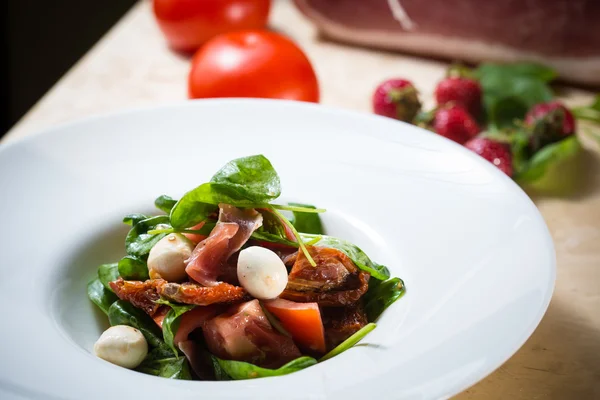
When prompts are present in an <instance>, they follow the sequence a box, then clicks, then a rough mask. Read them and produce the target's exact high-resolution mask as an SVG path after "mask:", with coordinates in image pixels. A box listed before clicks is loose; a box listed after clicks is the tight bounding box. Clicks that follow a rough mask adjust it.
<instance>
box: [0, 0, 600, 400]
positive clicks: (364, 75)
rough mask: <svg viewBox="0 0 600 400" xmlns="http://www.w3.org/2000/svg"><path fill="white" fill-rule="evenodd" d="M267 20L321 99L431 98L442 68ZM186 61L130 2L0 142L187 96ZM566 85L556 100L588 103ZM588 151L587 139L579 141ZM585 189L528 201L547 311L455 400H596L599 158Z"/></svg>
mask: <svg viewBox="0 0 600 400" xmlns="http://www.w3.org/2000/svg"><path fill="white" fill-rule="evenodd" d="M271 21H272V26H273V27H274V28H275V29H277V30H279V31H282V32H285V33H287V34H289V35H290V36H292V37H293V38H294V39H295V40H296V41H297V42H299V44H300V45H301V47H302V48H303V49H304V50H305V51H306V52H307V54H308V56H309V57H310V59H311V60H312V61H313V63H314V66H315V68H316V70H317V74H318V76H319V79H320V83H321V89H322V92H321V93H322V103H323V104H326V105H332V106H337V107H344V108H348V109H354V110H358V111H363V112H368V111H369V110H370V95H371V93H372V90H373V89H374V87H375V86H376V84H377V83H379V82H380V81H381V80H383V79H385V78H388V77H393V76H405V77H408V78H410V79H411V80H413V82H414V83H415V85H416V86H417V87H418V89H419V90H420V91H421V93H422V95H424V98H425V102H426V103H427V104H431V93H432V92H433V88H434V86H435V83H436V82H437V81H438V80H439V79H440V78H441V77H442V76H443V73H444V70H445V68H446V64H444V63H441V62H438V61H431V60H424V59H420V58H416V57H411V56H403V55H398V54H393V53H386V52H378V51H372V50H367V49H360V48H352V47H348V46H344V45H339V44H335V43H330V42H327V41H324V40H320V39H319V38H318V37H317V35H316V34H315V31H314V29H313V28H312V26H311V25H310V24H309V23H308V22H307V21H305V20H304V19H303V18H302V17H301V15H300V14H299V13H298V12H297V11H296V10H295V9H294V7H293V6H292V5H291V3H289V2H287V1H278V2H276V3H275V7H274V9H273V12H272V15H271ZM188 68H189V60H188V59H187V58H186V57H183V56H181V55H178V54H175V53H173V52H171V51H169V50H168V49H167V47H166V46H165V43H164V40H163V37H162V35H161V34H160V32H159V30H158V28H157V26H156V24H155V22H154V20H153V16H152V12H151V9H150V4H149V3H148V2H147V1H142V2H141V3H139V4H137V5H136V6H135V7H134V8H133V9H132V10H131V11H130V12H129V13H128V14H127V15H126V16H125V17H124V18H123V19H122V20H121V21H120V22H119V23H118V24H117V25H116V26H115V27H114V28H113V29H112V30H111V31H109V32H108V33H107V34H106V36H105V37H104V38H103V39H102V40H101V41H100V42H99V43H98V44H97V45H96V46H95V47H94V48H93V49H92V50H91V51H90V52H89V53H88V54H86V55H85V56H84V57H83V58H82V59H81V60H80V61H79V62H78V63H77V64H76V65H75V66H74V67H73V68H72V69H71V70H70V71H69V72H68V73H67V74H66V75H65V76H64V77H63V78H62V79H61V80H60V81H59V82H58V83H57V84H56V85H55V86H54V87H53V88H52V89H51V90H50V91H49V92H48V93H47V94H46V96H44V97H43V98H42V99H41V100H40V101H39V102H38V103H37V104H36V105H35V106H34V107H33V108H32V109H31V110H30V111H29V112H28V113H27V115H25V117H24V118H23V119H22V120H21V121H20V122H19V123H18V124H17V125H15V127H14V128H13V129H12V130H11V131H10V132H9V133H8V135H7V136H6V137H5V139H4V142H8V141H11V140H14V139H15V138H18V137H23V136H26V135H28V134H30V133H33V132H36V131H40V130H43V129H45V128H47V127H50V126H52V125H55V124H58V123H62V122H65V121H70V120H74V119H79V118H82V117H86V116H89V115H92V114H101V113H106V112H110V111H115V110H120V109H123V108H131V107H140V106H147V105H155V104H160V103H168V102H172V101H177V100H182V99H185V98H186V90H187V82H186V78H187V73H188ZM591 97H592V94H591V93H590V92H585V91H582V90H575V89H566V90H565V92H564V100H565V101H566V102H567V103H568V104H571V105H573V104H579V103H583V102H587V101H589V100H590V99H591ZM587 145H588V146H587V147H590V146H591V147H594V146H595V145H596V144H594V143H591V144H590V143H587ZM581 164H582V165H581V166H580V168H581V176H582V179H584V180H585V188H584V189H583V190H579V191H578V192H576V193H574V194H572V195H570V196H568V197H562V198H550V197H535V198H534V200H535V202H536V204H537V206H538V207H539V209H540V210H541V212H542V214H543V216H544V218H545V220H546V222H547V224H548V226H549V228H550V231H551V233H552V236H553V238H554V243H555V246H556V253H557V260H558V274H557V282H556V289H555V292H554V297H553V299H552V302H551V304H550V308H549V309H548V312H547V313H546V316H545V317H544V319H543V320H542V322H541V324H540V326H539V327H538V328H537V330H536V331H535V333H534V334H533V335H532V336H531V338H530V339H529V340H528V341H527V343H526V344H525V345H524V346H523V347H522V348H521V349H520V350H519V351H518V352H517V353H516V354H515V355H514V356H513V357H512V358H511V359H510V360H509V361H508V362H506V363H505V364H504V365H503V366H501V367H500V368H499V369H498V370H497V371H496V372H494V373H493V374H492V375H490V376H489V377H487V378H486V379H484V380H483V381H481V382H479V383H478V384H476V385H475V386H473V387H471V388H470V389H468V390H466V391H465V392H463V393H462V394H460V395H458V396H457V397H456V398H457V399H463V400H466V399H486V400H493V399H511V400H521V399H523V400H525V399H528V400H530V399H600V158H599V157H598V156H597V155H596V153H595V152H594V151H589V152H586V154H585V156H583V157H582V159H581Z"/></svg>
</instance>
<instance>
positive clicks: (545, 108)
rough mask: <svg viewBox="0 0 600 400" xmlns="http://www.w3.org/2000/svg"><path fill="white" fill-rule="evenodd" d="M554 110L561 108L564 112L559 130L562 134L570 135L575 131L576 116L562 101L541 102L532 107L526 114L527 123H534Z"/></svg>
mask: <svg viewBox="0 0 600 400" xmlns="http://www.w3.org/2000/svg"><path fill="white" fill-rule="evenodd" d="M554 110H561V111H562V113H564V117H563V123H562V129H561V130H560V132H557V133H558V134H559V135H560V136H569V135H572V134H573V133H575V117H573V113H572V112H571V111H570V110H569V109H568V108H567V107H565V106H564V104H562V103H561V102H560V101H551V102H549V103H539V104H536V105H534V106H533V107H531V109H530V110H529V111H528V112H527V115H525V124H526V125H530V126H531V125H534V124H535V123H536V122H537V121H539V120H540V119H542V118H544V117H545V116H546V115H548V113H550V112H552V111H554Z"/></svg>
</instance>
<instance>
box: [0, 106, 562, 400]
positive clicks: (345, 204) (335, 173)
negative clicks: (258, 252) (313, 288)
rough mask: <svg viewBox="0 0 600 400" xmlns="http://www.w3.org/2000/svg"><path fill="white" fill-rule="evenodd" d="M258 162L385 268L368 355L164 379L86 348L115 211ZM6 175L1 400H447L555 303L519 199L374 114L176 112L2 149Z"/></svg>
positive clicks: (486, 173)
mask: <svg viewBox="0 0 600 400" xmlns="http://www.w3.org/2000/svg"><path fill="white" fill-rule="evenodd" d="M257 153H262V154H265V155H266V156H267V157H268V158H269V159H270V160H271V161H272V163H273V165H274V166H275V168H276V169H277V171H278V172H279V174H280V176H281V181H282V186H283V197H284V198H285V199H290V200H297V201H302V202H307V203H313V204H317V205H319V206H321V207H325V208H327V209H328V210H329V211H328V213H327V214H326V215H325V217H324V218H325V224H326V227H327V229H328V231H329V233H331V234H333V235H336V236H339V237H342V238H345V239H348V240H351V241H353V242H355V243H356V244H358V245H359V246H360V247H362V248H363V249H364V250H365V251H366V252H367V254H369V255H370V256H371V257H372V258H373V259H375V260H377V261H378V262H380V263H383V264H385V265H387V266H388V267H389V268H390V270H391V272H392V275H394V276H400V277H402V278H403V279H404V280H405V282H406V285H407V288H408V290H407V294H406V295H405V296H404V297H403V298H402V299H401V300H399V301H398V302H397V303H396V304H395V305H394V306H393V307H391V308H390V309H388V310H387V311H386V313H385V314H384V315H383V316H382V318H381V319H380V320H379V322H378V328H377V329H376V330H375V331H373V332H372V333H371V334H370V335H369V336H368V337H367V338H366V339H365V340H364V341H363V344H364V345H361V346H358V347H356V348H353V349H351V350H350V351H347V352H346V353H344V354H342V355H341V356H339V357H336V358H334V359H332V360H330V361H327V362H325V363H323V364H319V365H317V366H314V367H311V368H309V369H306V370H303V371H300V372H298V373H294V374H292V375H289V376H285V377H279V378H267V379H259V380H253V381H237V382H182V381H170V380H167V379H160V378H155V377H151V376H146V375H143V374H139V373H136V372H132V371H127V370H124V369H122V368H118V367H115V366H113V365H111V364H109V363H106V362H104V361H102V360H99V359H97V358H95V357H94V356H93V355H92V354H90V350H91V347H92V345H93V343H94V341H95V340H96V338H97V337H98V336H99V334H100V332H101V331H102V329H103V328H104V327H105V326H106V318H105V317H104V316H103V315H102V314H101V313H100V312H99V311H97V310H95V308H94V306H93V305H92V304H91V303H90V302H89V301H88V300H87V297H86V289H85V283H86V282H87V281H88V280H89V279H90V278H91V277H93V275H94V274H95V271H96V267H97V265H99V264H100V263H104V262H111V261H116V260H117V259H118V258H119V257H120V256H122V255H123V253H124V250H123V240H124V235H125V233H126V232H127V229H126V227H125V226H124V225H122V224H120V220H121V218H122V216H124V215H125V214H127V213H130V212H139V211H147V210H149V209H151V205H152V201H153V199H154V198H155V197H156V196H158V195H160V194H170V195H172V196H174V197H176V196H180V195H181V194H183V193H184V192H185V191H186V190H188V189H190V188H192V187H194V186H196V185H197V184H200V183H202V182H204V181H206V180H208V179H209V178H210V176H211V175H212V173H213V172H215V171H216V170H217V169H218V168H219V167H220V166H222V165H223V164H224V163H225V162H227V161H229V160H230V159H233V158H236V157H240V156H245V155H250V154H257ZM0 171H2V174H1V175H0V188H1V189H0V190H1V191H2V193H3V195H2V196H1V197H0V210H1V211H0V213H1V214H2V219H3V220H4V221H5V229H3V230H2V231H0V243H3V253H4V254H3V256H4V257H3V262H2V263H1V265H0V271H1V273H2V277H3V279H2V280H0V299H1V300H2V301H3V303H4V304H5V307H4V321H5V324H7V325H5V329H3V330H2V333H1V334H0V340H2V342H3V343H4V345H3V346H0V394H2V395H3V396H0V397H2V398H10V397H15V398H20V397H25V398H61V399H62V398H69V399H71V398H72V399H82V398H86V399H93V398H99V399H100V398H107V397H108V396H113V395H114V394H115V393H118V394H119V396H121V397H123V398H125V397H127V396H133V397H132V398H165V397H166V396H168V397H172V398H179V399H188V398H189V399H192V398H199V397H201V396H206V395H210V397H209V398H211V399H218V398H238V397H239V398H288V399H291V398H294V399H295V398H298V399H306V398H328V399H329V398H332V399H338V398H339V399H346V398H357V396H358V395H359V394H360V395H361V396H362V395H367V396H369V397H370V396H373V397H375V398H377V397H380V398H390V393H393V396H392V397H393V398H399V399H400V398H402V399H413V398H414V399H422V398H427V399H429V398H445V397H448V396H450V395H452V394H455V393H457V392H459V391H461V390H463V389H465V388H467V387H468V386H470V385H472V384H473V383H475V382H477V381H478V380H479V379H481V378H483V377H484V376H485V375H487V374H489V373H490V372H492V371H493V370H494V369H495V368H497V367H498V366H499V365H501V364H502V363H503V362H504V361H505V360H506V359H508V357H510V356H511V355H512V354H513V353H514V352H515V351H516V350H517V349H518V348H519V347H520V346H521V345H522V344H523V342H524V341H525V340H526V338H527V337H528V336H529V335H530V334H531V333H532V331H533V329H534V328H535V327H536V326H537V324H538V322H539V320H540V319H541V317H542V315H543V313H544V311H545V310H546V307H547V305H548V302H549V299H550V297H551V294H552V288H553V284H554V275H555V260H554V250H553V247H552V242H551V239H550V236H549V234H548V232H547V228H546V226H545V224H544V222H543V220H542V218H541V216H540V215H539V213H538V212H537V209H536V208H535V206H534V205H533V203H532V202H531V201H530V200H529V199H528V198H527V197H526V195H525V194H524V193H523V192H522V191H521V190H520V189H519V188H518V187H517V186H516V185H515V184H514V183H513V182H512V181H510V179H508V178H507V177H505V176H504V175H503V174H502V173H500V172H498V171H497V170H496V169H495V167H493V166H491V165H490V164H488V163H487V162H486V161H484V160H482V159H480V158H479V157H477V156H474V155H473V154H471V153H470V152H468V151H466V150H465V149H463V148H462V147H460V146H458V145H455V144H454V143H452V142H449V141H447V140H445V139H442V138H439V137H437V136H436V135H433V134H431V133H428V132H426V131H423V130H420V129H418V128H415V127H412V126H409V125H406V124H402V123H398V122H395V121H392V120H389V119H385V118H380V117H375V116H369V115H362V114H357V113H350V112H345V111H339V110H334V109H328V108H324V107H319V106H315V105H310V104H300V103H292V102H282V101H280V102H277V101H264V100H263V101H258V100H214V101H195V102H186V103H184V104H179V105H174V106H171V107H162V108H156V109H149V110H138V111H133V112H126V113H122V114H117V115H113V116H108V117H99V118H94V119H90V120H86V121H82V122H80V123H75V124H71V125H67V126H63V127H59V128H55V129H53V130H51V131H49V132H47V133H45V134H43V135H38V136H35V137H32V138H29V139H26V140H23V141H21V142H17V143H14V144H11V145H5V146H3V147H0ZM6 321H8V322H6ZM7 326H8V327H7ZM4 396H6V397H4Z"/></svg>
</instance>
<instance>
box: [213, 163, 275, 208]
mask: <svg viewBox="0 0 600 400" xmlns="http://www.w3.org/2000/svg"><path fill="white" fill-rule="evenodd" d="M210 182H211V183H212V184H213V185H214V186H215V187H216V188H217V189H218V191H220V192H223V193H226V194H229V195H230V196H231V197H233V198H236V199H238V200H247V201H250V202H253V203H255V204H263V203H268V202H269V201H271V200H274V199H276V198H277V197H279V195H280V194H281V183H280V182H279V175H277V172H276V171H275V168H273V166H272V165H271V162H270V161H269V160H268V159H267V158H266V157H265V156H263V155H255V156H249V157H242V158H238V159H235V160H232V161H230V162H228V163H227V164H225V165H224V166H223V168H221V169H220V170H219V171H218V172H217V173H216V174H214V175H213V177H212V179H211V180H210Z"/></svg>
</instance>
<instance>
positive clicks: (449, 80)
mask: <svg viewBox="0 0 600 400" xmlns="http://www.w3.org/2000/svg"><path fill="white" fill-rule="evenodd" d="M469 75H470V73H469V71H468V70H467V69H466V68H464V67H461V66H456V67H451V68H450V69H449V70H448V74H447V76H446V78H445V79H443V80H442V81H440V82H439V83H438V84H437V86H436V88H435V101H436V102H437V104H438V106H442V105H444V104H448V103H454V104H459V105H462V106H463V107H464V108H466V109H467V111H469V113H470V114H471V115H472V116H473V117H475V118H478V117H479V114H481V99H482V89H481V85H480V84H479V81H478V80H476V79H473V78H471V77H470V76H469Z"/></svg>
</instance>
